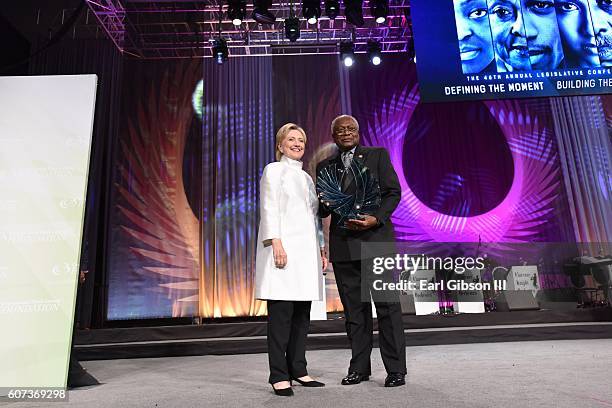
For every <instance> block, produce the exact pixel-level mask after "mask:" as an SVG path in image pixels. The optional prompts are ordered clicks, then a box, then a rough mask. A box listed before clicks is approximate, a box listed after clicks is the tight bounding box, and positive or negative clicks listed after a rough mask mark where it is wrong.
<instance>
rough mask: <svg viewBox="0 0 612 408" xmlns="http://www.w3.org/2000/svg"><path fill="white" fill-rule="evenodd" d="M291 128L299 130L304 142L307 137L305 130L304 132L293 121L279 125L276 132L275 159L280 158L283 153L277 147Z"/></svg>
mask: <svg viewBox="0 0 612 408" xmlns="http://www.w3.org/2000/svg"><path fill="white" fill-rule="evenodd" d="M292 130H297V131H298V132H300V134H301V135H302V137H303V138H304V144H306V140H307V137H306V132H304V129H302V128H301V127H299V126H298V125H296V124H295V123H287V124H285V125H283V126H281V128H280V129H278V132H276V149H275V150H276V160H280V159H281V157H283V154H282V153H281V151H280V149H279V148H278V147H279V146H280V145H281V143H283V141H284V140H285V138H286V137H287V135H288V134H289V132H291V131H292Z"/></svg>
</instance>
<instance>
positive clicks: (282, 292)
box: [255, 156, 325, 301]
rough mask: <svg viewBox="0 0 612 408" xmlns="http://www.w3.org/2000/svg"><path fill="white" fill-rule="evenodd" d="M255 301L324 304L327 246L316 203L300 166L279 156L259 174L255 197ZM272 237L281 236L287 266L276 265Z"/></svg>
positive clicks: (300, 164)
mask: <svg viewBox="0 0 612 408" xmlns="http://www.w3.org/2000/svg"><path fill="white" fill-rule="evenodd" d="M259 199H260V205H259V214H260V221H259V232H258V234H257V257H256V261H255V281H256V287H255V297H256V298H257V299H270V300H304V301H305V300H323V284H322V279H321V274H322V273H323V271H322V263H321V252H320V248H322V247H324V246H325V242H324V239H323V230H322V229H321V220H320V219H319V217H318V216H317V210H318V208H319V200H318V199H317V193H316V190H315V186H314V183H313V181H312V178H311V177H310V176H309V175H308V173H306V172H305V171H304V170H302V162H301V161H297V160H292V159H290V158H288V157H286V156H283V157H282V158H281V160H280V161H279V162H274V163H270V164H268V165H267V166H266V167H265V168H264V171H263V175H262V176H261V181H260V193H259ZM272 238H280V240H281V242H282V244H283V248H284V249H285V252H286V253H287V265H285V267H284V268H282V269H280V268H277V267H276V266H275V264H274V254H273V253H272V245H271V243H269V242H265V241H268V240H271V239H272Z"/></svg>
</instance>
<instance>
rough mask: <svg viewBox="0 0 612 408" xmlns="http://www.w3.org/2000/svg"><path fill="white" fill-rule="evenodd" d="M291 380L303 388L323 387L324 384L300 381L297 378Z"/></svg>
mask: <svg viewBox="0 0 612 408" xmlns="http://www.w3.org/2000/svg"><path fill="white" fill-rule="evenodd" d="M293 380H295V381H297V382H299V383H300V384H301V385H303V386H304V387H325V384H324V383H322V382H320V381H315V380H312V381H302V380H300V379H299V378H293Z"/></svg>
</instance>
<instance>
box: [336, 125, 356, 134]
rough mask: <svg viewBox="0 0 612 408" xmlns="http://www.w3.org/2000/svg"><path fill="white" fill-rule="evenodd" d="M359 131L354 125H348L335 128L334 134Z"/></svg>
mask: <svg viewBox="0 0 612 408" xmlns="http://www.w3.org/2000/svg"><path fill="white" fill-rule="evenodd" d="M356 132H357V128H356V127H353V126H347V127H344V126H342V127H337V128H335V129H334V134H336V135H339V134H342V133H356Z"/></svg>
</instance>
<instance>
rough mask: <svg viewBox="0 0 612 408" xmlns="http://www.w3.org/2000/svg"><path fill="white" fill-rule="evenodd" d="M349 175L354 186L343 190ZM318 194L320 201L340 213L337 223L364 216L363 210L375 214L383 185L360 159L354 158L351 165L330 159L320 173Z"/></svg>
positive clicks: (341, 224) (365, 212)
mask: <svg viewBox="0 0 612 408" xmlns="http://www.w3.org/2000/svg"><path fill="white" fill-rule="evenodd" d="M347 177H348V180H350V182H351V184H352V183H354V184H355V188H354V190H353V189H352V188H351V189H350V190H349V191H350V193H349V191H346V189H345V191H343V183H345V182H346V180H345V178H347ZM317 194H318V196H319V201H320V203H321V205H324V206H325V207H327V208H328V209H330V210H331V211H332V212H334V213H335V214H337V215H338V216H339V220H338V225H339V226H341V227H344V228H345V226H344V223H345V222H346V221H347V220H350V219H361V218H362V215H363V214H369V215H372V214H374V213H375V212H376V210H378V208H379V207H380V201H381V197H380V186H379V184H378V180H376V178H375V177H374V176H373V175H372V172H371V171H370V169H368V168H367V167H366V166H365V165H364V164H363V163H362V162H361V161H360V160H359V159H357V158H353V159H352V160H351V165H350V166H349V167H348V168H344V165H343V164H342V163H331V164H330V165H328V166H326V167H325V168H323V169H322V170H321V171H320V172H319V174H318V176H317Z"/></svg>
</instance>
